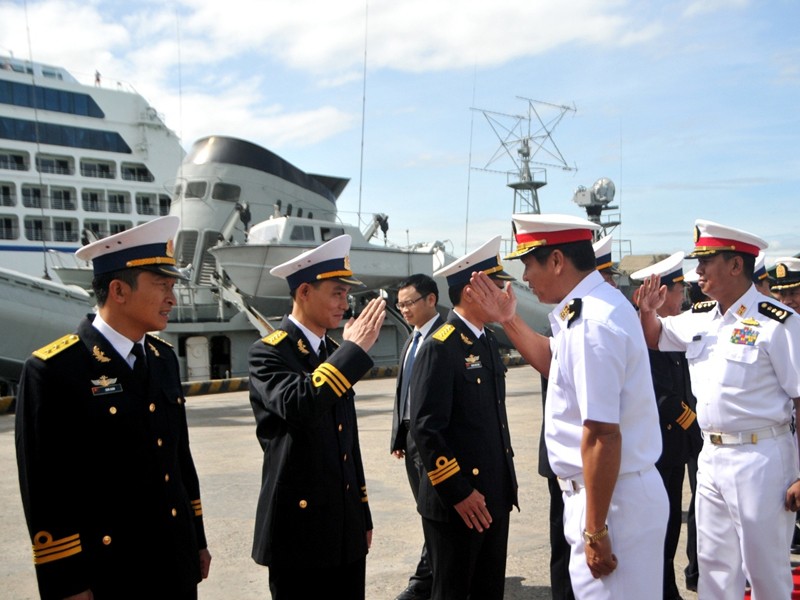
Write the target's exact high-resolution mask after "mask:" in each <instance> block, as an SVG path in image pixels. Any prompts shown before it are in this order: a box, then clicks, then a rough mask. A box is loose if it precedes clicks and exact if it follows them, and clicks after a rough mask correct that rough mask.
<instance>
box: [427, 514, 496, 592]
mask: <svg viewBox="0 0 800 600" xmlns="http://www.w3.org/2000/svg"><path fill="white" fill-rule="evenodd" d="M508 523H509V514H508V513H504V514H501V515H492V524H491V526H490V527H489V528H488V529H485V530H484V531H483V533H478V531H477V530H476V529H469V528H468V527H467V526H466V525H465V524H464V521H462V520H461V517H459V516H458V515H455V513H454V518H453V520H452V521H451V522H449V523H442V522H440V521H433V520H431V519H426V518H424V517H423V519H422V528H423V531H424V532H425V540H426V541H427V544H428V555H429V557H430V561H431V567H432V568H433V590H432V593H431V600H467V599H472V600H503V591H504V589H505V582H506V552H507V549H508Z"/></svg>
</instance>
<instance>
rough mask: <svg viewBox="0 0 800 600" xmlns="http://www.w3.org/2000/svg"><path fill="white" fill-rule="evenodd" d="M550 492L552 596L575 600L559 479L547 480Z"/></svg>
mask: <svg viewBox="0 0 800 600" xmlns="http://www.w3.org/2000/svg"><path fill="white" fill-rule="evenodd" d="M547 489H548V491H549V492H550V595H551V597H552V598H553V600H575V594H573V593H572V580H571V579H570V577H569V554H570V547H569V544H568V543H567V540H566V538H564V496H563V494H562V493H561V488H560V487H558V478H557V477H548V478H547Z"/></svg>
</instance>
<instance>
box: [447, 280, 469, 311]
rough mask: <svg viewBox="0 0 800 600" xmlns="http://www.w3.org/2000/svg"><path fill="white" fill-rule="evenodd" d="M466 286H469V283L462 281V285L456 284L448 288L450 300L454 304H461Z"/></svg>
mask: <svg viewBox="0 0 800 600" xmlns="http://www.w3.org/2000/svg"><path fill="white" fill-rule="evenodd" d="M465 287H467V284H466V283H462V284H461V285H454V286H452V287H449V288H447V295H448V296H449V297H450V302H451V304H452V305H453V306H458V305H459V304H461V294H462V292H463V291H464V288H465Z"/></svg>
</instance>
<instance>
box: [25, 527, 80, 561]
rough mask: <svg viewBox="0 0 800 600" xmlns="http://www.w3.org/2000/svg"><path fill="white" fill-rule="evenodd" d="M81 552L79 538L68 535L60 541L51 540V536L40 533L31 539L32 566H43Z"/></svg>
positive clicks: (44, 532)
mask: <svg viewBox="0 0 800 600" xmlns="http://www.w3.org/2000/svg"><path fill="white" fill-rule="evenodd" d="M79 552H81V536H80V535H79V534H77V533H76V534H75V535H70V536H67V537H65V538H61V539H60V540H53V536H52V535H51V534H50V533H48V532H46V531H40V532H39V533H37V534H36V535H35V536H34V538H33V564H35V565H43V564H45V563H49V562H53V561H54V560H61V559H62V558H67V557H68V556H73V555H75V554H78V553H79Z"/></svg>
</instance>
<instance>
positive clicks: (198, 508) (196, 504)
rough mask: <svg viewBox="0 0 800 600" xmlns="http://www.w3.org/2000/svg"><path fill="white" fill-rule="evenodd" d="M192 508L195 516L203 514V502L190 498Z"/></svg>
mask: <svg viewBox="0 0 800 600" xmlns="http://www.w3.org/2000/svg"><path fill="white" fill-rule="evenodd" d="M192 509H194V516H195V517H202V516H203V504H202V503H201V502H200V500H192Z"/></svg>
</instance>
